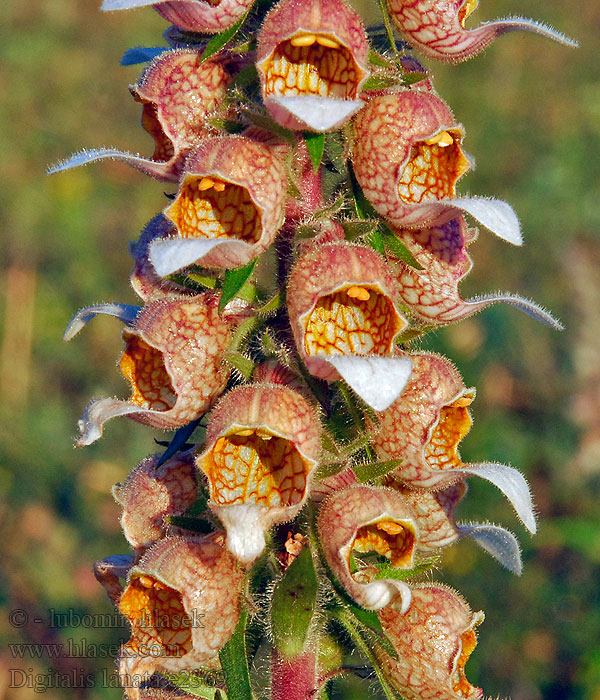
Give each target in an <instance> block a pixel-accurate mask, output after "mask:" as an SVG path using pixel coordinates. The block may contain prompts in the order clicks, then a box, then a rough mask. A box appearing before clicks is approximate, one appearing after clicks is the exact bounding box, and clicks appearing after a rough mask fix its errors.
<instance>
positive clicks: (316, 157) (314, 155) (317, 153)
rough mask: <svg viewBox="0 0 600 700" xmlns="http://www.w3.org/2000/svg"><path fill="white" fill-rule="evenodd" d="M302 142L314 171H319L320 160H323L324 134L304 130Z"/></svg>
mask: <svg viewBox="0 0 600 700" xmlns="http://www.w3.org/2000/svg"><path fill="white" fill-rule="evenodd" d="M304 142H305V143H306V148H307V149H308V155H309V156H310V160H311V163H312V166H313V170H314V171H315V173H318V172H319V167H320V166H321V161H322V160H323V152H324V151H325V134H315V133H313V132H312V131H305V132H304Z"/></svg>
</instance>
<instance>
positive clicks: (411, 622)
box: [375, 583, 484, 700]
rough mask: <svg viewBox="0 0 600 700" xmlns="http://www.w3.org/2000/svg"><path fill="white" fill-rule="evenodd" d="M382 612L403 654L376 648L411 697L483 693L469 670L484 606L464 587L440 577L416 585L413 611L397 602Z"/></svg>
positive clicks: (470, 697) (461, 697)
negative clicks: (471, 601)
mask: <svg viewBox="0 0 600 700" xmlns="http://www.w3.org/2000/svg"><path fill="white" fill-rule="evenodd" d="M377 615H378V617H379V621H380V622H381V626H382V627H383V630H384V632H385V633H386V635H387V637H388V639H389V640H390V642H391V643H392V645H393V646H394V649H395V650H396V652H397V654H398V657H397V658H396V659H393V658H392V657H391V656H389V655H388V654H387V653H386V652H385V651H384V650H383V648H382V647H380V646H377V647H376V649H375V654H376V656H377V658H378V660H379V663H380V664H381V666H382V668H383V672H384V673H385V676H386V678H387V679H388V681H389V682H390V683H391V685H392V686H393V687H394V688H395V690H397V691H398V692H399V693H400V694H401V695H402V697H403V698H405V700H481V699H482V698H483V691H482V690H481V688H475V687H474V686H472V685H471V684H470V683H469V681H468V680H467V678H466V676H465V664H466V663H467V661H468V659H469V656H470V655H471V653H472V652H473V649H475V646H476V644H477V637H476V635H475V631H474V629H475V627H476V626H477V625H479V624H481V622H483V619H484V614H483V612H476V613H474V612H472V611H471V609H470V608H469V606H468V605H467V603H466V602H465V601H464V600H463V598H462V597H461V596H460V595H459V594H458V593H455V592H454V591H453V590H451V589H450V588H448V587H447V586H444V585H442V584H439V583H437V584H421V585H415V586H413V587H412V601H411V604H410V607H409V608H408V611H407V612H406V611H404V610H403V609H399V606H398V605H397V604H395V603H392V604H391V605H388V606H387V607H385V608H383V610H380V611H379V612H378V613H377Z"/></svg>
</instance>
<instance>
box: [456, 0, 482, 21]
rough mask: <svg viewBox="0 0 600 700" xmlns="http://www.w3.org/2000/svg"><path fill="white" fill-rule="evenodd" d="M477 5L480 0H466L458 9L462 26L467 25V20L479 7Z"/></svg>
mask: <svg viewBox="0 0 600 700" xmlns="http://www.w3.org/2000/svg"><path fill="white" fill-rule="evenodd" d="M477 5H479V2H478V0H465V2H464V4H463V6H462V7H461V8H460V10H459V11H458V21H459V22H460V26H461V27H464V26H465V20H466V19H467V17H468V16H469V15H470V14H471V12H473V11H474V10H476V9H477Z"/></svg>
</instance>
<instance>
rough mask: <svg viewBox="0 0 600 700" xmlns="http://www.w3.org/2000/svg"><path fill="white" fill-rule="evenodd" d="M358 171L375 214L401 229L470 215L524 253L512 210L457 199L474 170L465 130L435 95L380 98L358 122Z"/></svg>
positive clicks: (409, 93)
mask: <svg viewBox="0 0 600 700" xmlns="http://www.w3.org/2000/svg"><path fill="white" fill-rule="evenodd" d="M355 133H356V138H355V141H354V153H353V157H352V163H353V167H354V172H355V174H356V178H357V180H358V182H359V183H360V186H361V187H362V189H363V191H364V193H365V195H366V196H367V198H368V199H369V201H370V202H371V204H372V205H373V207H374V208H375V209H376V210H377V211H378V212H379V214H381V215H382V216H384V217H385V218H386V219H389V221H390V222H391V223H392V224H394V225H395V226H398V227H409V228H413V227H421V226H425V225H427V226H433V225H440V224H443V223H445V222H446V221H449V220H450V219H452V218H455V217H456V216H457V214H458V213H460V212H461V211H466V212H468V213H469V214H471V215H472V216H473V217H475V218H476V219H477V220H478V221H479V222H480V223H481V224H483V225H484V226H486V227H487V228H489V229H490V230H491V231H493V232H494V233H495V234H496V235H498V236H500V238H503V239H504V240H506V241H508V242H510V243H514V244H516V245H520V243H521V232H520V228H519V222H518V220H517V218H516V215H515V213H514V212H513V210H512V209H511V207H510V206H509V205H508V204H506V203H505V202H501V201H499V200H493V199H483V198H466V199H465V198H458V199H457V198H456V193H455V184H456V181H457V180H458V178H459V177H460V176H461V175H462V174H463V173H465V172H466V171H467V170H468V169H469V168H470V167H471V161H470V160H469V159H468V158H467V157H466V156H465V155H464V154H463V151H462V148H461V142H462V137H463V128H462V126H461V125H460V124H457V123H455V121H454V117H453V116H452V113H451V112H450V110H449V109H448V107H447V106H446V104H444V102H442V100H440V99H439V97H436V96H435V95H433V94H430V93H427V92H421V91H418V90H404V91H402V92H398V93H394V94H390V95H381V96H379V97H376V98H374V99H373V100H371V102H369V104H368V105H367V106H366V107H365V108H364V109H363V110H362V111H361V112H360V113H359V114H358V116H357V117H356V120H355Z"/></svg>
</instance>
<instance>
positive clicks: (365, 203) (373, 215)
mask: <svg viewBox="0 0 600 700" xmlns="http://www.w3.org/2000/svg"><path fill="white" fill-rule="evenodd" d="M348 170H349V173H350V183H351V185H352V194H353V196H354V209H355V210H356V216H358V218H359V219H376V220H377V219H379V217H378V215H377V212H376V211H375V209H373V207H372V205H371V203H370V202H369V200H368V199H367V198H366V197H365V195H364V193H363V191H362V188H361V186H360V185H359V184H358V180H357V179H356V175H355V174H354V170H353V169H352V167H349V168H348Z"/></svg>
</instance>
